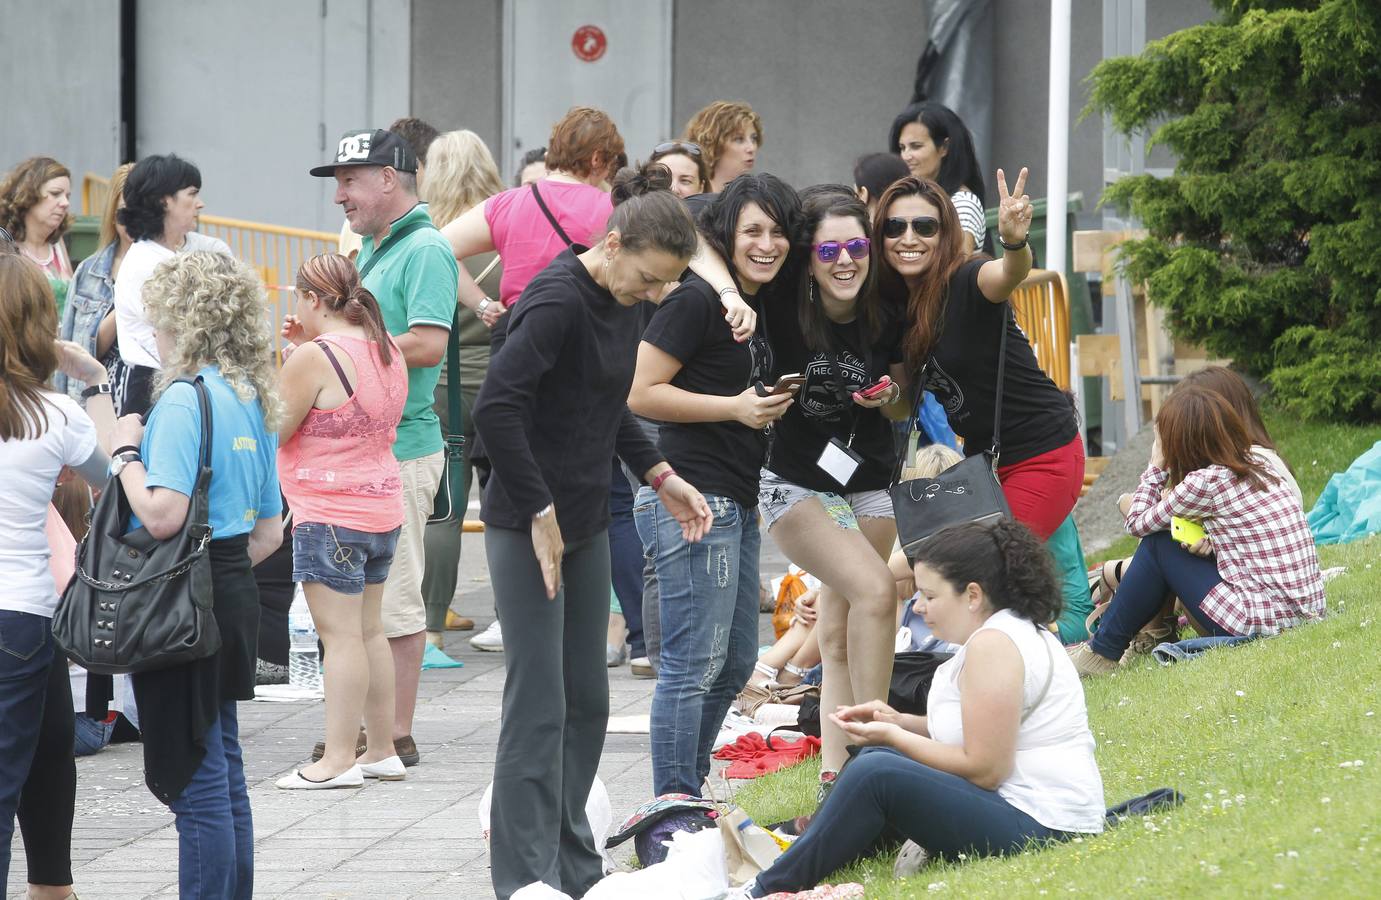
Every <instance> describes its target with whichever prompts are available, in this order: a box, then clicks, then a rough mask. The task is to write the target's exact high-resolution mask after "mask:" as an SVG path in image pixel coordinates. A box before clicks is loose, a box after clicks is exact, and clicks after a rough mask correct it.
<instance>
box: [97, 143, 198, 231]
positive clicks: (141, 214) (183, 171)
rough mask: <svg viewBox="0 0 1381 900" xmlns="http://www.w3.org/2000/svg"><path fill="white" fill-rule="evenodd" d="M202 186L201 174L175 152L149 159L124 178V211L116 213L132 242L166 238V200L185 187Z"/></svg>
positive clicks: (135, 165)
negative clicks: (164, 228)
mask: <svg viewBox="0 0 1381 900" xmlns="http://www.w3.org/2000/svg"><path fill="white" fill-rule="evenodd" d="M189 187H195V188H199V187H201V171H200V170H198V169H197V167H196V166H194V165H192V164H191V163H189V162H188V161H187V160H185V159H182V158H181V157H178V156H176V155H174V154H172V153H169V154H168V155H167V156H146V157H144V158H143V159H141V160H139V162H137V163H135V164H134V168H133V169H130V173H129V177H128V178H126V179H125V191H124V194H125V208H124V209H122V210H120V211H119V212H118V213H116V214H115V215H116V218H117V219H118V220H119V222H120V224H121V225H123V226H125V230H126V231H128V232H129V236H130V240H132V241H142V240H145V239H148V238H159V237H162V236H163V215H164V209H163V199H164V198H165V197H171V196H173V195H174V194H176V193H177V192H178V191H180V190H182V189H183V188H189Z"/></svg>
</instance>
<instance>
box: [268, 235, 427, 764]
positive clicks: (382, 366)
mask: <svg viewBox="0 0 1381 900" xmlns="http://www.w3.org/2000/svg"><path fill="white" fill-rule="evenodd" d="M296 294H297V312H296V314H295V315H290V316H288V317H287V318H286V319H284V321H283V337H284V338H285V339H287V340H288V341H290V342H291V343H292V344H293V347H294V349H293V352H292V354H291V356H289V357H288V358H287V360H286V361H285V362H284V363H283V371H282V373H281V374H280V376H279V395H280V397H281V398H282V401H283V407H284V410H283V420H282V422H283V424H282V425H281V426H280V427H279V430H278V440H279V450H278V479H279V482H280V484H281V485H282V488H283V496H284V497H286V498H287V501H288V506H289V508H290V509H291V510H292V516H293V581H294V582H301V583H302V585H303V590H304V591H305V593H306V595H307V606H308V607H309V608H310V609H311V612H312V620H313V622H315V623H316V629H317V633H318V634H320V635H321V640H322V643H323V644H325V647H326V677H325V689H326V743H325V752H324V754H323V755H322V757H321V759H320V760H319V761H317V762H315V763H313V764H312V765H309V766H304V767H303V768H301V769H298V770H296V771H294V772H293V773H292V774H290V775H287V776H285V777H284V778H282V779H280V780H279V782H278V786H279V787H280V788H284V789H289V790H310V789H318V788H335V787H358V786H360V785H361V784H362V783H363V781H364V779H365V778H380V779H384V780H388V781H397V780H401V779H402V778H403V777H404V769H403V763H402V762H401V761H400V760H399V758H398V755H397V753H396V752H395V750H394V747H393V742H392V741H391V738H392V735H393V656H392V654H391V653H390V651H389V648H388V641H387V639H386V638H385V637H384V631H383V624H382V622H381V620H380V608H381V605H382V602H383V588H384V581H385V579H386V578H387V577H388V570H389V566H390V564H391V563H392V562H393V550H394V547H395V545H396V544H397V542H398V531H399V527H400V526H401V525H402V523H403V497H402V484H401V482H400V481H399V476H398V462H397V460H396V459H395V458H394V456H393V440H394V436H395V433H396V431H397V427H398V420H399V419H400V418H401V417H402V414H403V403H404V401H406V400H407V395H408V381H407V369H406V367H405V365H404V362H403V355H402V354H401V353H400V352H398V348H397V347H396V346H394V344H393V341H392V339H390V338H389V336H388V331H387V330H386V329H385V328H384V321H383V314H382V313H381V312H380V311H379V304H378V302H377V301H376V300H375V299H374V296H373V295H372V294H370V293H369V291H367V290H365V289H364V287H363V285H361V284H360V279H359V275H358V274H357V273H356V271H355V266H354V265H353V264H352V263H351V262H350V260H348V259H346V258H345V257H344V256H341V255H339V254H336V253H325V254H322V255H320V256H314V257H312V258H311V259H309V260H307V262H305V263H304V264H303V265H302V268H301V269H300V270H299V271H298V273H297V287H296ZM361 718H363V720H364V725H365V731H366V733H367V734H368V748H367V749H366V750H365V752H364V754H363V755H361V756H359V758H358V760H357V759H356V755H357V754H356V743H357V739H358V734H359V727H360V720H361Z"/></svg>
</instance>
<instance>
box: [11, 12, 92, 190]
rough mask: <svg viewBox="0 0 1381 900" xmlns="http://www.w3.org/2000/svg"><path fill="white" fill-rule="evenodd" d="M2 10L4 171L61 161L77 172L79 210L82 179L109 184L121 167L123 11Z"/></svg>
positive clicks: (74, 180)
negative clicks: (34, 160)
mask: <svg viewBox="0 0 1381 900" xmlns="http://www.w3.org/2000/svg"><path fill="white" fill-rule="evenodd" d="M3 7H4V9H3V12H0V85H4V92H5V98H4V100H3V101H0V108H3V109H4V127H3V128H0V169H3V170H8V169H10V168H11V167H13V166H14V165H15V164H16V163H18V162H20V161H22V160H24V159H27V158H28V157H30V156H51V157H53V158H55V159H57V160H58V161H59V162H61V163H62V164H63V165H65V166H67V168H68V169H70V170H71V171H72V203H73V206H74V208H76V209H77V210H80V208H81V179H82V175H84V174H85V173H86V172H88V171H93V172H98V173H100V174H102V175H106V176H109V175H110V173H111V172H112V171H113V170H114V169H115V167H116V166H117V165H118V164H119V162H120V159H119V155H120V32H119V14H120V6H119V4H118V3H115V2H108V3H106V2H103V3H91V2H88V0H4V3H3Z"/></svg>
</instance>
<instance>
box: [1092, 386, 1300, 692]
mask: <svg viewBox="0 0 1381 900" xmlns="http://www.w3.org/2000/svg"><path fill="white" fill-rule="evenodd" d="M1172 516H1179V517H1182V518H1187V519H1192V520H1194V521H1197V522H1201V523H1202V525H1203V527H1204V531H1205V532H1206V534H1207V536H1208V538H1209V541H1210V542H1211V544H1212V549H1213V554H1214V555H1213V556H1212V557H1204V556H1199V555H1197V554H1195V553H1192V552H1190V550H1189V549H1188V548H1186V547H1185V546H1183V545H1182V544H1180V543H1177V542H1176V541H1175V539H1174V538H1173V537H1172V536H1171V534H1170V519H1171V517H1172ZM1127 531H1128V532H1129V533H1131V534H1133V535H1135V536H1137V537H1140V538H1142V541H1141V544H1140V546H1138V547H1137V550H1136V554H1135V555H1134V556H1133V557H1132V562H1131V565H1130V566H1128V567H1127V571H1126V574H1125V575H1124V576H1123V578H1122V583H1121V584H1120V585H1119V586H1118V589H1117V594H1116V595H1115V596H1114V597H1113V600H1112V603H1111V605H1110V606H1109V608H1108V611H1107V613H1105V614H1104V615H1103V618H1102V621H1101V622H1100V623H1099V626H1098V632H1097V634H1095V635H1094V636H1093V639H1092V640H1091V641H1089V642H1088V643H1087V644H1081V645H1079V646H1078V647H1076V648H1072V649H1071V650H1070V656H1071V658H1072V659H1073V660H1074V665H1075V667H1076V668H1078V670H1079V674H1081V675H1105V674H1107V673H1109V672H1113V671H1116V669H1117V665H1118V661H1119V660H1120V659H1121V658H1122V654H1123V653H1124V652H1125V651H1126V649H1127V647H1128V645H1129V644H1130V643H1131V640H1132V637H1133V636H1134V635H1135V634H1136V633H1137V630H1138V629H1140V628H1141V627H1142V626H1144V625H1146V624H1147V623H1148V622H1150V621H1151V620H1152V619H1153V618H1154V617H1155V616H1157V615H1158V614H1159V613H1160V612H1161V608H1162V605H1163V603H1164V601H1165V597H1166V596H1167V595H1168V594H1174V595H1175V596H1177V597H1179V599H1180V603H1181V604H1182V605H1183V606H1184V609H1185V611H1186V612H1187V613H1188V615H1189V618H1190V620H1191V621H1192V623H1193V624H1194V626H1195V628H1196V629H1197V630H1199V631H1200V632H1201V633H1203V634H1207V635H1248V634H1276V633H1278V632H1279V631H1280V630H1281V629H1282V628H1288V627H1290V626H1292V625H1298V624H1299V623H1301V622H1304V621H1307V620H1309V619H1315V618H1318V617H1320V616H1322V615H1323V612H1324V592H1323V577H1322V575H1321V574H1320V572H1319V556H1318V552H1317V550H1316V549H1315V547H1314V538H1313V536H1312V535H1311V534H1310V532H1309V523H1308V522H1307V521H1306V520H1305V517H1304V507H1303V506H1302V505H1301V504H1300V498H1299V493H1298V488H1296V487H1294V485H1293V482H1291V481H1289V479H1287V478H1285V477H1282V475H1281V474H1280V473H1279V472H1278V470H1277V468H1276V467H1275V465H1273V464H1272V462H1271V461H1270V460H1269V458H1268V457H1267V456H1265V455H1264V454H1262V453H1260V452H1259V451H1258V450H1257V448H1256V447H1254V446H1253V438H1252V435H1251V432H1250V431H1249V430H1248V428H1247V426H1246V425H1245V424H1243V421H1242V417H1241V416H1239V415H1238V414H1237V412H1236V411H1235V410H1234V409H1233V407H1232V405H1231V404H1229V403H1228V401H1227V400H1226V399H1224V397H1223V395H1222V394H1220V393H1218V392H1217V391H1215V390H1211V389H1209V388H1207V387H1203V386H1200V385H1190V386H1188V387H1179V388H1177V389H1176V390H1175V392H1174V393H1172V394H1171V395H1170V397H1169V399H1167V400H1166V401H1165V405H1164V406H1162V407H1161V409H1160V413H1159V414H1158V415H1157V416H1156V443H1155V445H1154V447H1152V449H1151V464H1150V465H1149V466H1147V468H1146V471H1145V472H1144V473H1142V476H1141V484H1140V486H1139V487H1138V488H1137V490H1136V493H1135V494H1133V495H1132V502H1131V506H1130V508H1129V509H1128V511H1127Z"/></svg>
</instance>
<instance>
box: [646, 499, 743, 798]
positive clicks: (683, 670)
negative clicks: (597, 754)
mask: <svg viewBox="0 0 1381 900" xmlns="http://www.w3.org/2000/svg"><path fill="white" fill-rule="evenodd" d="M705 500H706V502H707V503H709V505H710V511H711V512H712V513H714V525H713V526H712V527H711V528H710V531H709V533H708V534H706V535H705V537H704V538H703V539H701V540H700V542H699V543H695V544H688V543H686V541H685V539H683V538H682V537H681V526H680V524H678V523H677V521H676V519H675V518H673V517H672V516H671V514H670V513H668V512H667V510H666V509H665V507H663V506H662V504H661V503H659V502H658V500H657V495H656V494H655V493H653V492H652V490H651V489H650V488H647V487H643V488H641V489H639V491H638V496H637V497H636V498H635V500H634V501H633V518H634V520H635V521H636V522H637V525H638V534H639V536H640V537H641V538H642V542H643V553H644V554H645V555H646V557H647V558H648V559H650V560H653V561H654V563H655V565H656V569H657V583H658V586H659V589H660V602H659V609H660V613H661V627H662V649H661V662H660V665H659V667H658V670H657V689H656V692H655V693H654V694H653V695H652V729H651V730H652V734H651V739H652V741H651V743H652V787H653V793H654V794H657V795H660V794H667V793H683V794H690V795H692V796H697V797H698V796H700V795H701V793H702V790H703V789H702V787H701V785H702V784H703V782H704V781H705V779H706V777H708V775H709V774H710V749H711V747H712V745H713V744H714V739H715V736H716V735H718V734H719V726H720V724H721V723H722V722H723V721H724V716H725V714H726V713H727V712H728V711H729V705H730V704H731V703H732V702H733V700H734V697H736V696H738V692H739V691H740V690H742V689H743V686H744V685H745V684H747V683H748V677H749V676H750V675H751V674H752V673H753V663H754V662H755V661H756V660H757V656H758V552H759V550H760V548H761V546H762V538H761V536H760V534H759V531H758V511H757V508H756V507H745V506H743V505H742V504H740V503H737V502H735V501H734V500H732V499H730V498H729V497H725V496H722V495H719V494H706V495H705Z"/></svg>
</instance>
